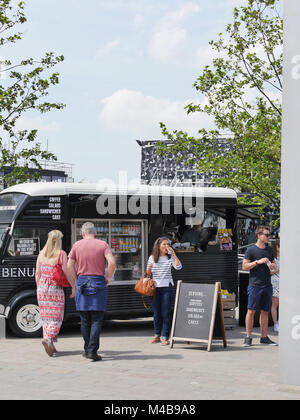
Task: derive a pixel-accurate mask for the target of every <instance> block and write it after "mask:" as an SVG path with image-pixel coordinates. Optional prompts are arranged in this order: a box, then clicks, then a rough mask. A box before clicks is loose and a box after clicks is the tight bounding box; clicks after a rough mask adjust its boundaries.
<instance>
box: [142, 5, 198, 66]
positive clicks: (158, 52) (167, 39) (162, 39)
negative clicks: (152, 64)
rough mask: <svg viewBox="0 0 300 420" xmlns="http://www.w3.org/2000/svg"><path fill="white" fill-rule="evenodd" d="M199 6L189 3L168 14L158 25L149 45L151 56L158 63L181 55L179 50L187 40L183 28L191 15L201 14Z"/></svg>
mask: <svg viewBox="0 0 300 420" xmlns="http://www.w3.org/2000/svg"><path fill="white" fill-rule="evenodd" d="M200 10H201V9H200V7H199V5H197V4H195V3H187V4H186V5H184V6H183V7H181V8H179V9H177V10H175V11H172V12H169V13H167V14H166V15H165V16H164V17H163V18H162V19H161V21H160V22H159V24H158V25H157V27H156V29H155V32H154V33H153V36H152V39H151V41H150V45H149V54H150V55H151V56H152V57H153V58H154V59H156V60H158V61H168V60H170V59H171V58H174V57H175V56H176V55H177V54H178V53H179V48H180V47H181V46H182V45H183V44H184V41H185V40H186V39H187V33H186V30H185V29H184V28H183V27H182V26H183V25H184V23H185V20H186V18H187V17H189V16H190V15H193V14H195V13H199V12H200Z"/></svg>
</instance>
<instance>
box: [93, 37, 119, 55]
mask: <svg viewBox="0 0 300 420" xmlns="http://www.w3.org/2000/svg"><path fill="white" fill-rule="evenodd" d="M119 44H120V41H119V40H118V39H114V40H113V41H109V42H108V43H107V44H105V45H104V46H103V47H101V48H99V49H98V51H97V52H96V57H103V56H104V55H107V54H109V53H110V52H111V51H112V50H114V49H115V48H117V47H118V46H119Z"/></svg>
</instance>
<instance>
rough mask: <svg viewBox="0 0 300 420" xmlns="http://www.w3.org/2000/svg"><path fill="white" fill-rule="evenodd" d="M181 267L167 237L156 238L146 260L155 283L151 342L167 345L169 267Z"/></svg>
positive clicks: (170, 301)
mask: <svg viewBox="0 0 300 420" xmlns="http://www.w3.org/2000/svg"><path fill="white" fill-rule="evenodd" d="M172 267H174V268H175V270H180V269H181V268H182V265H181V262H180V261H179V259H178V257H177V255H176V254H175V251H174V250H173V249H172V248H171V247H170V246H169V240H168V238H158V239H157V240H156V241H155V243H154V246H153V251H152V254H151V255H150V257H149V260H148V266H147V273H148V275H149V274H150V273H152V278H153V280H155V283H156V292H155V299H154V302H153V321H154V338H153V339H152V340H151V343H159V342H161V344H163V345H167V344H169V343H168V338H169V335H170V331H171V324H172V304H173V298H174V282H173V278H172V273H171V269H172Z"/></svg>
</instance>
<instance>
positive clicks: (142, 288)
mask: <svg viewBox="0 0 300 420" xmlns="http://www.w3.org/2000/svg"><path fill="white" fill-rule="evenodd" d="M134 290H135V291H136V292H137V293H139V294H140V295H142V297H143V303H144V306H145V308H146V309H151V307H152V305H153V301H154V298H155V281H154V280H153V279H152V274H150V276H149V275H148V274H147V273H145V274H144V275H143V276H142V277H141V278H140V279H139V280H138V281H137V283H136V284H135V286H134ZM145 296H153V300H152V303H151V306H147V305H146V304H145V302H144V297H145Z"/></svg>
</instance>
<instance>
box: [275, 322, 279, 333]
mask: <svg viewBox="0 0 300 420" xmlns="http://www.w3.org/2000/svg"><path fill="white" fill-rule="evenodd" d="M274 332H279V324H278V322H276V324H274Z"/></svg>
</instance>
